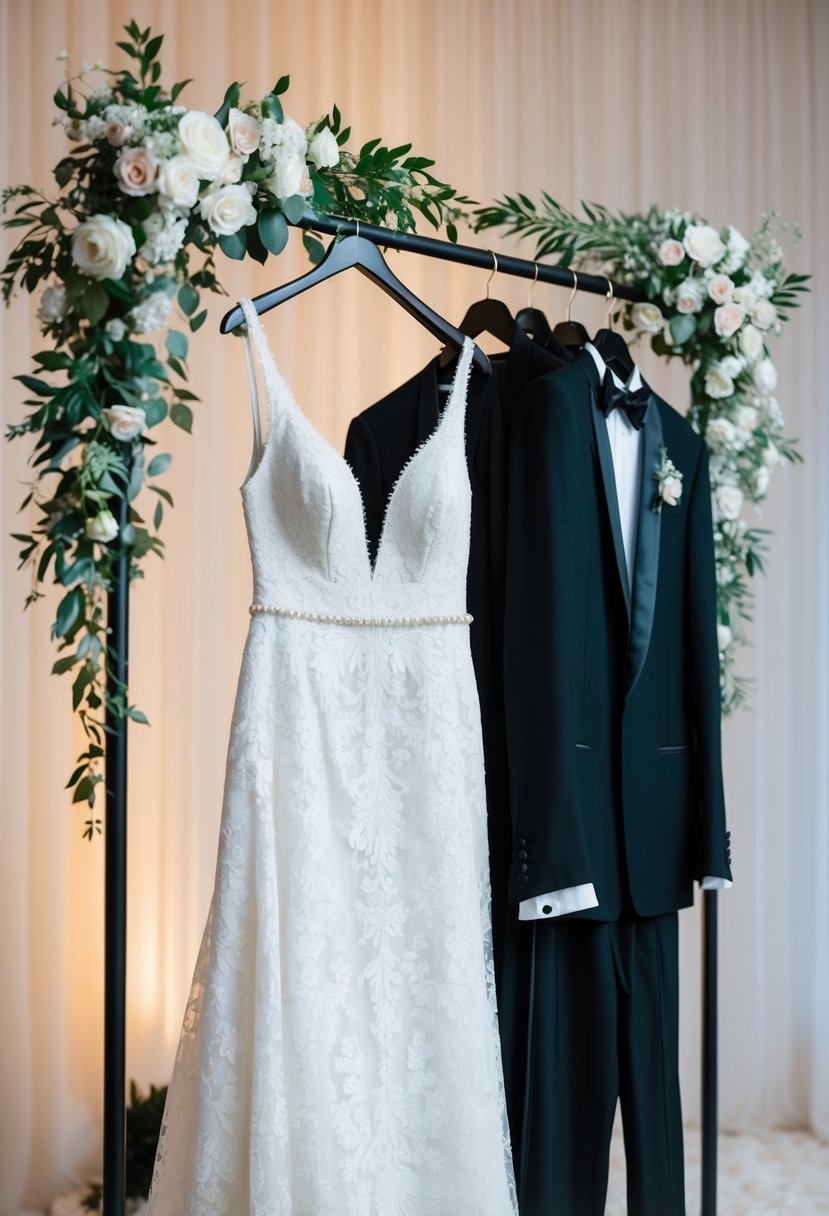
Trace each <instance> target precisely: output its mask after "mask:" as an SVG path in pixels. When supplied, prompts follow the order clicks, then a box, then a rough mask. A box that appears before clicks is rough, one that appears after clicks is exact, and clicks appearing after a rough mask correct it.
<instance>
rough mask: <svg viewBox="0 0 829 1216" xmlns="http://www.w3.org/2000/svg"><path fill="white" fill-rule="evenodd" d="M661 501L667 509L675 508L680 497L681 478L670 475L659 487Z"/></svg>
mask: <svg viewBox="0 0 829 1216" xmlns="http://www.w3.org/2000/svg"><path fill="white" fill-rule="evenodd" d="M659 494H660V497H661V498H662V501H663V502H664V503H665V504H666V505H667V506H669V507H675V506H676V504H677V503H678V502H679V500H680V498H681V497H682V478H681V477H677V476H675V474H673V473H671V474H669V476H667V477H666V478H665V480H664V481H663V482H662V484H661V485H660V487H659Z"/></svg>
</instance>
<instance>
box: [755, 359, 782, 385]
mask: <svg viewBox="0 0 829 1216" xmlns="http://www.w3.org/2000/svg"><path fill="white" fill-rule="evenodd" d="M754 383H755V385H756V386H757V391H758V392H759V393H773V392H774V390H775V389H776V388H777V368H776V367H775V366H774V364H773V363H772V361H771V359H761V360H760V362H759V363H758V364H757V366H756V367H755V368H754Z"/></svg>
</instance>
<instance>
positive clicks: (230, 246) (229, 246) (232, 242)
mask: <svg viewBox="0 0 829 1216" xmlns="http://www.w3.org/2000/svg"><path fill="white" fill-rule="evenodd" d="M247 243H248V238H247V232H246V230H245V229H244V228H240V229H239V231H238V232H234V233H232V234H231V235H230V236H220V237H219V248H220V249H221V251H222V253H223V254H225V256H226V257H229V258H233V260H234V261H235V262H241V260H242V258H243V257H244V256H245V250H246V249H247Z"/></svg>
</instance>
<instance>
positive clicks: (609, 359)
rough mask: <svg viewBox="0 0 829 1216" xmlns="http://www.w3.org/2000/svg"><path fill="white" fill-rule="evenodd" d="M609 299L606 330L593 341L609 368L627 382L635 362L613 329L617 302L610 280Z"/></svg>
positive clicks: (625, 343) (608, 287) (599, 333)
mask: <svg viewBox="0 0 829 1216" xmlns="http://www.w3.org/2000/svg"><path fill="white" fill-rule="evenodd" d="M607 298H608V300H609V301H610V307H609V308H608V310H607V324H606V326H605V328H604V329H600V330H599V331H598V333H597V334H596V336H595V338H594V339H593V345H594V346H595V348H596V350H597V351H598V352H599V354H600V355H601V357H602V358H603V359H604V361H605V363H606V364H607V366H608V367H610V368H612V370H613V371H615V372H616V374H617V375H618V376H619V378H620V379H621V380H625V381H626V380H628V379H629V378H630V376H631V375H632V373H633V368H634V362H633V356H632V355H631V353H630V350H629V349H628V344H627V342H626V341H625V340H624V338H623V337H622V335H621V334H619V333H617V332H616V330H615V329H614V328H613V305H614V304H615V302H616V301H615V300H614V298H613V284H612V283H611V281H610V279H608V280H607Z"/></svg>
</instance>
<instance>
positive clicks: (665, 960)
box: [501, 912, 685, 1216]
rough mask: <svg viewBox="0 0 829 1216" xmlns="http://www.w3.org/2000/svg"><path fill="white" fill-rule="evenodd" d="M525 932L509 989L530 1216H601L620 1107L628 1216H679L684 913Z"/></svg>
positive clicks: (509, 970)
mask: <svg viewBox="0 0 829 1216" xmlns="http://www.w3.org/2000/svg"><path fill="white" fill-rule="evenodd" d="M522 930H526V934H525V935H524V939H525V940H524V942H523V944H522V948H521V949H518V950H516V951H514V952H512V951H511V952H510V954H508V955H507V956H506V958H505V960H504V972H503V975H502V986H501V993H502V1008H501V1026H502V1035H503V1039H504V1067H505V1073H506V1078H507V1097H508V1104H509V1113H510V1126H511V1129H512V1142H513V1158H514V1161H515V1168H516V1174H517V1177H518V1188H519V1197H520V1204H519V1206H520V1209H521V1213H522V1216H603V1213H604V1210H605V1199H606V1195H607V1178H608V1162H609V1152H610V1138H611V1132H612V1128H613V1120H614V1116H615V1111H616V1102H617V1099H619V1100H620V1101H621V1107H622V1121H623V1127H624V1140H625V1156H626V1159H627V1193H628V1216H685V1178H684V1165H683V1148H682V1111H681V1106H680V1095H679V1076H678V1065H679V1059H678V1054H679V1047H678V1029H679V966H678V945H677V916H676V913H675V912H674V913H669V914H667V915H665V916H657V917H652V918H647V919H646V918H640V917H637V916H635V915H633V914H632V913H629V912H625V913H623V914H622V916H621V917H620V919H619V920H618V921H614V922H612V923H609V924H608V923H603V922H599V921H589V920H570V921H562V922H560V923H558V924H554V923H552V922H550V921H543V922H532V923H529V922H525V923H521V924H515V925H514V926H513V927H512V940H513V943H514V944H516V945H518V941H517V939H516V936H515V935H516V934H517V933H520V931H522ZM522 1031H523V1033H522Z"/></svg>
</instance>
